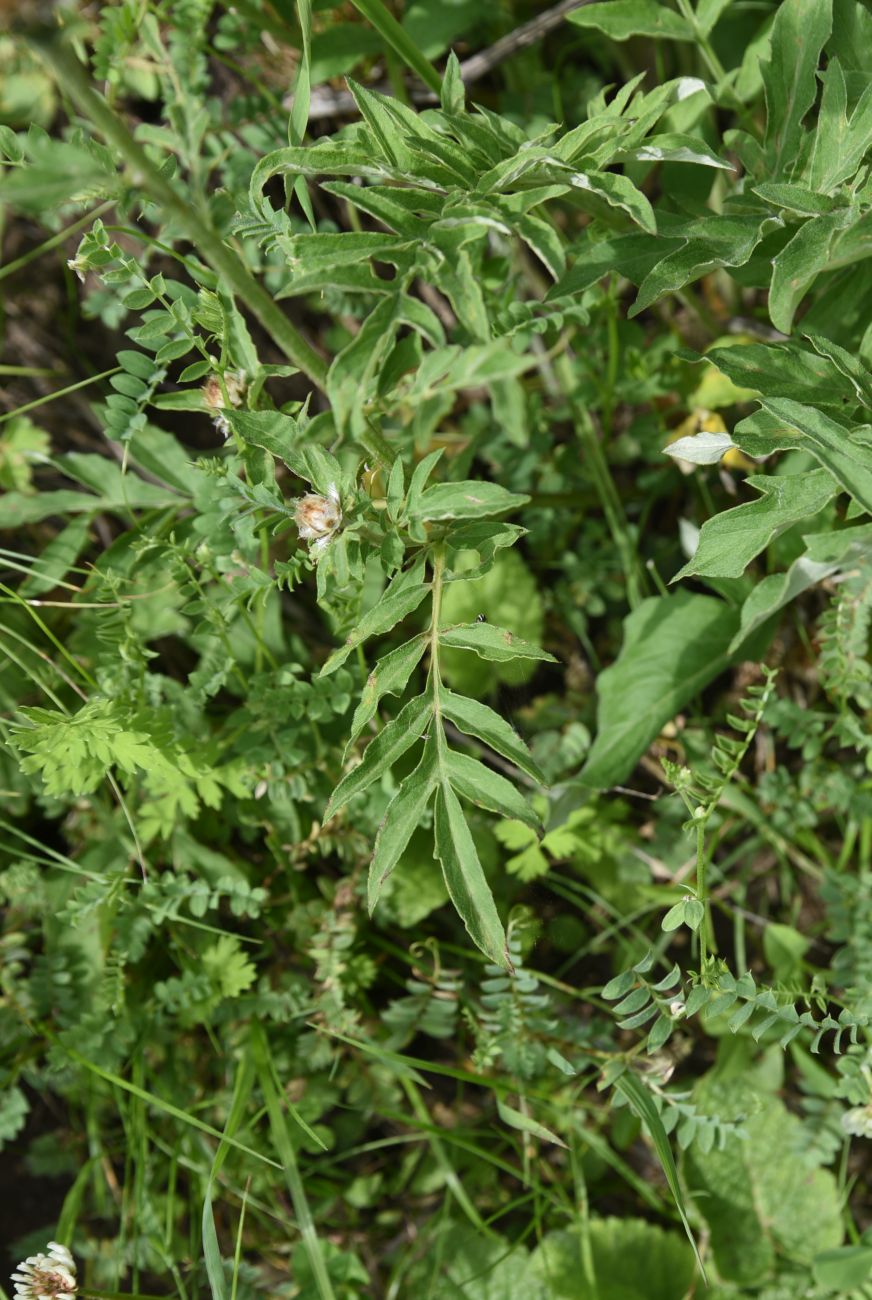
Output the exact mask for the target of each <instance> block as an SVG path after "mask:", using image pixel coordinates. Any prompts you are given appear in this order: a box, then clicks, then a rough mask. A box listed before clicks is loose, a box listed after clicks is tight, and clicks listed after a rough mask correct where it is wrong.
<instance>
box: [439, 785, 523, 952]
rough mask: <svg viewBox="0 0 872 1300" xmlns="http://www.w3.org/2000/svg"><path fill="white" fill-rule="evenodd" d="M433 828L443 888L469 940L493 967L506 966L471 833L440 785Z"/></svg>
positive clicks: (448, 790)
mask: <svg viewBox="0 0 872 1300" xmlns="http://www.w3.org/2000/svg"><path fill="white" fill-rule="evenodd" d="M434 826H435V831H436V856H437V857H438V859H439V861H440V862H441V864H442V873H443V875H444V877H445V885H446V888H447V890H448V894H449V897H450V898H451V901H452V903H453V904H454V906H455V908H456V909H457V912H458V915H459V916H460V919H461V920H462V921H463V924H464V925H465V926H466V929H467V931H468V932H469V936H470V938H471V939H472V941H473V943H474V944H475V945H476V947H477V948H480V949H481V951H482V952H483V953H484V954H485V956H487V957H489V958H490V960H491V961H492V962H493V963H494V965H496V966H502V967H509V965H510V962H509V954H508V948H507V945H506V934H505V931H504V929H503V924H502V921H501V920H500V918H499V914H498V912H497V908H496V903H495V902H494V897H493V894H492V893H491V889H490V885H489V884H488V883H487V880H486V878H485V874H484V871H483V870H482V866H481V862H480V861H479V857H478V852H477V851H476V847H475V841H474V840H473V838H472V832H471V831H470V829H469V826H468V825H467V821H466V818H465V817H464V815H463V809H462V808H461V806H460V801H459V799H458V798H457V795H456V794H455V793H454V791H453V790H452V788H451V786H450V785H448V784H447V783H444V782H443V783H442V784H440V785H439V788H438V789H437V791H436V804H435V815H434Z"/></svg>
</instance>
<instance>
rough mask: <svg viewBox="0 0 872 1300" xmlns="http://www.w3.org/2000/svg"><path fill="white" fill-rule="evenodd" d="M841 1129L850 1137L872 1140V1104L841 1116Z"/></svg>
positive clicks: (857, 1107)
mask: <svg viewBox="0 0 872 1300" xmlns="http://www.w3.org/2000/svg"><path fill="white" fill-rule="evenodd" d="M842 1128H843V1129H844V1130H845V1132H846V1133H849V1134H850V1136H851V1137H861V1138H872V1103H870V1104H869V1105H868V1106H854V1107H853V1108H852V1109H851V1110H846V1111H845V1113H844V1115H843V1116H842Z"/></svg>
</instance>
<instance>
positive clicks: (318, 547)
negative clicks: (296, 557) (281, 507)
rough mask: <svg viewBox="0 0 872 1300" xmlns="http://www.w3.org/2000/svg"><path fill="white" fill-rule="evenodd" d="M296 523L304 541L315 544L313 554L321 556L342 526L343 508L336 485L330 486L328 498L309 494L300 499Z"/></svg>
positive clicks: (297, 506) (313, 493)
mask: <svg viewBox="0 0 872 1300" xmlns="http://www.w3.org/2000/svg"><path fill="white" fill-rule="evenodd" d="M294 523H295V524H296V525H297V529H298V531H299V534H300V536H301V537H302V538H303V540H304V541H306V542H312V543H313V545H312V546H311V547H310V551H311V554H312V555H314V556H318V555H320V554H321V553H322V552H323V551H324V550H325V549H326V547H327V545H328V543H329V542H330V541H332V539H333V536H334V534H335V533H336V531H337V530H338V529H339V528H340V526H341V524H342V507H341V506H340V504H339V492H338V491H337V489H336V485H335V484H334V483H331V484H330V486H329V487H328V489H327V495H326V496H323V497H322V496H319V495H318V494H317V493H315V492H307V493H306V495H305V496H304V497H300V499H299V500H298V501H297V503H296V508H295V510H294Z"/></svg>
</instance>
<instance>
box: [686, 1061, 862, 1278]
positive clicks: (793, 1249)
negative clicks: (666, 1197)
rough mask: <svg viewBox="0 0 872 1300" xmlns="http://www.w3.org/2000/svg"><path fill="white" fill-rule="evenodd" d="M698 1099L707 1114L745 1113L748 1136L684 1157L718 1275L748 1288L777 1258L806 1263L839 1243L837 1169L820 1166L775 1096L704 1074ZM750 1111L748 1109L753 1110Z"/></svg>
mask: <svg viewBox="0 0 872 1300" xmlns="http://www.w3.org/2000/svg"><path fill="white" fill-rule="evenodd" d="M695 1100H696V1102H697V1104H698V1106H699V1107H700V1108H701V1109H702V1111H703V1113H706V1112H707V1113H709V1114H715V1115H718V1116H721V1117H723V1118H727V1119H730V1118H742V1119H743V1128H744V1129H745V1132H746V1135H747V1136H746V1137H745V1138H744V1140H743V1139H740V1138H738V1137H731V1138H728V1139H727V1142H726V1145H725V1147H724V1148H723V1149H722V1150H720V1149H718V1148H714V1149H713V1150H711V1151H709V1152H707V1153H705V1154H704V1155H698V1154H697V1152H696V1151H695V1150H694V1149H693V1148H691V1149H690V1151H688V1153H687V1155H686V1157H685V1177H686V1181H687V1182H688V1184H689V1187H690V1190H691V1191H692V1192H695V1193H696V1195H695V1197H694V1200H695V1204H696V1207H697V1210H698V1212H699V1213H700V1214H701V1215H702V1217H703V1218H704V1219H706V1221H707V1222H708V1226H709V1230H710V1232H711V1247H712V1252H713V1254H714V1259H715V1262H716V1264H717V1267H718V1272H719V1274H720V1275H721V1276H722V1277H723V1278H725V1279H729V1280H730V1281H733V1282H736V1283H739V1284H741V1285H742V1286H743V1287H747V1286H754V1285H755V1284H757V1283H760V1282H763V1281H764V1280H765V1279H766V1278H767V1277H768V1276H769V1274H770V1273H771V1271H772V1270H773V1268H774V1267H775V1265H776V1262H777V1260H778V1259H779V1257H782V1258H786V1259H787V1260H789V1261H791V1262H792V1263H794V1264H795V1265H802V1266H805V1267H806V1268H808V1267H809V1266H810V1265H811V1262H812V1260H813V1259H814V1257H815V1256H816V1255H818V1254H820V1253H821V1252H822V1251H825V1250H828V1249H832V1248H834V1247H836V1246H838V1245H840V1244H841V1241H842V1235H843V1229H842V1222H841V1205H840V1201H839V1195H838V1191H837V1187H836V1181H835V1179H834V1177H833V1175H832V1174H830V1173H828V1172H824V1171H823V1170H821V1169H819V1168H817V1167H816V1166H817V1165H818V1164H819V1162H820V1159H821V1156H820V1153H819V1151H818V1150H815V1149H814V1148H811V1149H810V1148H809V1145H808V1143H807V1142H806V1141H805V1140H804V1138H803V1135H802V1126H801V1124H800V1121H799V1120H798V1119H797V1118H796V1117H795V1116H793V1115H791V1114H790V1113H789V1112H788V1111H787V1109H786V1107H785V1106H784V1105H783V1103H782V1102H781V1101H779V1100H778V1098H777V1097H774V1096H766V1095H764V1094H760V1093H757V1092H755V1091H754V1090H753V1089H752V1088H750V1087H749V1086H748V1083H747V1082H745V1081H744V1080H742V1079H732V1080H729V1081H726V1080H724V1081H723V1082H720V1081H718V1080H716V1079H713V1080H709V1081H706V1082H705V1083H704V1084H702V1085H701V1086H700V1087H699V1088H698V1089H697V1092H696V1097H695ZM749 1112H750V1114H749Z"/></svg>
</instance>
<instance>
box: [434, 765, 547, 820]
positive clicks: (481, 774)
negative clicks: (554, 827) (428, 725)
mask: <svg viewBox="0 0 872 1300" xmlns="http://www.w3.org/2000/svg"><path fill="white" fill-rule="evenodd" d="M445 770H446V772H447V773H448V779H449V781H450V782H451V785H452V787H453V788H454V789H455V790H456V791H457V793H458V794H459V795H460V796H461V797H462V798H464V799H468V800H469V801H470V803H474V804H478V806H479V807H480V808H487V809H489V811H490V812H495V813H499V814H500V816H502V817H508V818H510V819H511V818H514V819H515V820H516V821H519V822H524V823H526V825H527V826H531V827H532V828H533V830H534V831H539V830H541V829H542V821H541V818H540V817H539V816H538V815H537V814H536V813H535V812H534V810H533V808H532V807H531V805H530V804H529V803H528V802H527V800H526V799H525V798H524V796H523V795H522V794H520V793H519V791H518V790H516V788H515V787H514V786H513V785H512V783H511V781H507V780H506V778H505V777H504V776H500V774H499V772H494V770H493V769H492V768H490V767H486V766H485V765H484V763H480V762H479V761H478V759H475V758H470V757H469V755H468V754H458V753H457V752H456V751H454V750H452V751H451V752H450V753H449V754H448V756H447V758H446V760H445Z"/></svg>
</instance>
